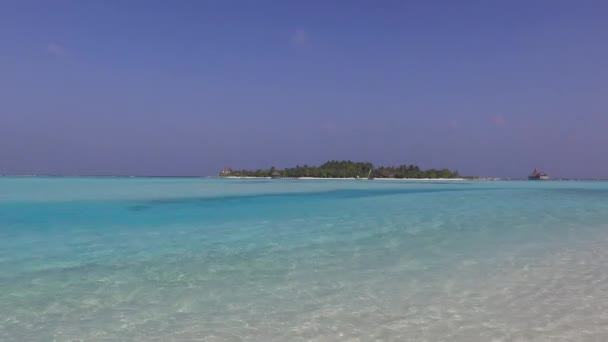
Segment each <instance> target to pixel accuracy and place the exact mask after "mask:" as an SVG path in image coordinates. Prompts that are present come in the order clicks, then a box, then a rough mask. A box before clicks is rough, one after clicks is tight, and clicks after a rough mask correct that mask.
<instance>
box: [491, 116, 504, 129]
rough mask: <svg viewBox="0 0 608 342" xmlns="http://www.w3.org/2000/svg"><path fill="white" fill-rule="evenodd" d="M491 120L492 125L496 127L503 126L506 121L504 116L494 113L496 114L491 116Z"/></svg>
mask: <svg viewBox="0 0 608 342" xmlns="http://www.w3.org/2000/svg"><path fill="white" fill-rule="evenodd" d="M491 120H492V123H493V124H494V126H497V127H500V126H504V125H505V124H506V123H507V121H506V120H505V118H504V117H503V116H502V115H500V114H496V115H494V116H492V119H491Z"/></svg>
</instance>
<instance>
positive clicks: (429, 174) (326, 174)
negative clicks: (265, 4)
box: [219, 160, 463, 179]
mask: <svg viewBox="0 0 608 342" xmlns="http://www.w3.org/2000/svg"><path fill="white" fill-rule="evenodd" d="M219 175H220V176H221V177H266V178H267V177H270V178H354V179H375V178H385V179H460V178H463V177H461V176H460V175H459V174H458V171H452V170H449V169H427V170H422V169H421V168H420V167H418V166H417V165H399V166H379V167H374V165H373V164H372V163H370V162H353V161H350V160H343V161H338V160H331V161H328V162H326V163H324V164H321V165H320V166H309V165H297V166H295V167H292V168H285V169H277V168H275V167H271V168H269V169H258V170H233V169H231V168H225V169H224V170H222V171H221V172H220V174H219Z"/></svg>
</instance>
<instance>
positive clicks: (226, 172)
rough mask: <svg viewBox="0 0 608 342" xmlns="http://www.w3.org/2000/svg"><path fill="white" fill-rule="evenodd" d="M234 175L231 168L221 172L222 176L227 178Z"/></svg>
mask: <svg viewBox="0 0 608 342" xmlns="http://www.w3.org/2000/svg"><path fill="white" fill-rule="evenodd" d="M231 174H232V169H231V168H229V167H226V168H224V169H223V170H222V171H221V172H220V176H222V177H225V176H230V175H231Z"/></svg>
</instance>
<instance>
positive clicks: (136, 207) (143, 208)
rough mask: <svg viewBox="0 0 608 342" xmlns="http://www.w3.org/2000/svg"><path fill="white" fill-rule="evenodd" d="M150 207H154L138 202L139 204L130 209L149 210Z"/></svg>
mask: <svg viewBox="0 0 608 342" xmlns="http://www.w3.org/2000/svg"><path fill="white" fill-rule="evenodd" d="M150 208H152V207H150V206H149V205H141V204H138V205H133V206H130V207H129V210H132V211H144V210H148V209H150Z"/></svg>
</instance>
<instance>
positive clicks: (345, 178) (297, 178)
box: [219, 176, 469, 181]
mask: <svg viewBox="0 0 608 342" xmlns="http://www.w3.org/2000/svg"><path fill="white" fill-rule="evenodd" d="M219 178H226V179H273V178H272V177H252V176H224V177H219ZM277 179H279V180H280V179H284V180H285V179H287V180H358V181H369V179H367V178H354V177H341V178H337V177H293V178H291V177H285V178H277ZM373 180H374V181H466V180H469V179H465V178H374V179H373Z"/></svg>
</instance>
